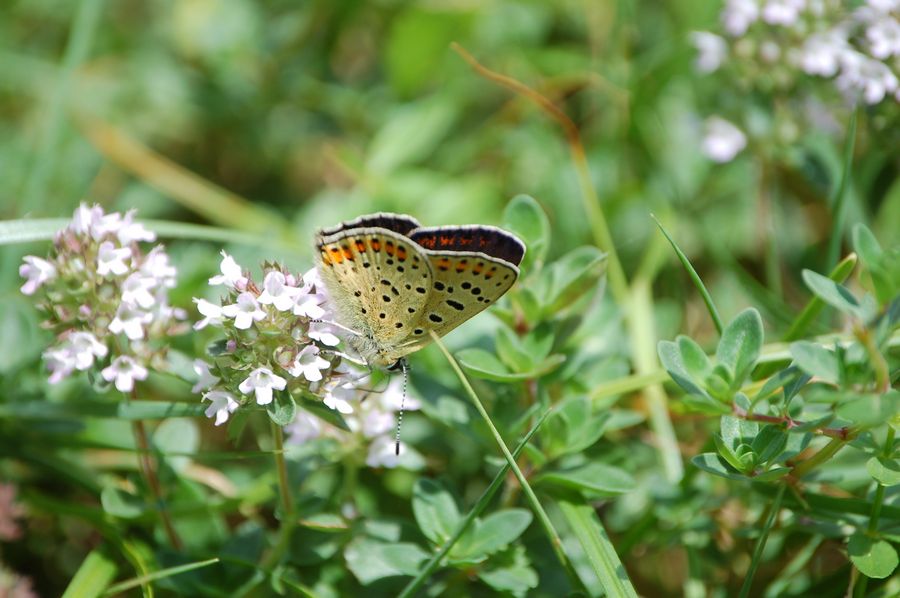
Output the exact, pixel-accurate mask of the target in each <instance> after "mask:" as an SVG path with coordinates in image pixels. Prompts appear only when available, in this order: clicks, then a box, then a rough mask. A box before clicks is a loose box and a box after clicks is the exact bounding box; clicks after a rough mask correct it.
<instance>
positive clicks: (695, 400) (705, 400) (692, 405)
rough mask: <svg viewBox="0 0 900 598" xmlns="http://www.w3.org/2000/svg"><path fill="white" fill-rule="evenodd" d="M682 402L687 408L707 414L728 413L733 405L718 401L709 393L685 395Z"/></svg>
mask: <svg viewBox="0 0 900 598" xmlns="http://www.w3.org/2000/svg"><path fill="white" fill-rule="evenodd" d="M681 402H682V403H683V404H684V406H685V407H686V408H687V409H690V410H691V411H693V412H696V413H705V414H706V415H728V414H729V413H731V407H729V406H728V405H726V404H725V403H723V402H721V401H717V400H715V399H713V398H712V397H710V396H708V395H705V394H704V395H685V396H683V397H682V398H681Z"/></svg>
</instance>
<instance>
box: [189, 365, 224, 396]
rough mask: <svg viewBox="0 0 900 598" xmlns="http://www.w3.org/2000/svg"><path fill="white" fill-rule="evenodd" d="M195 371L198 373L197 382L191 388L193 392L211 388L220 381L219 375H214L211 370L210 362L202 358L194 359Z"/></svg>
mask: <svg viewBox="0 0 900 598" xmlns="http://www.w3.org/2000/svg"><path fill="white" fill-rule="evenodd" d="M194 372H196V374H197V383H196V384H194V387H193V388H191V392H200V391H201V390H204V389H206V388H211V387H212V386H213V385H214V384H215V383H216V382H218V381H219V378H218V377H217V376H213V374H212V372H210V371H209V364H208V363H206V362H205V361H203V360H202V359H195V360H194Z"/></svg>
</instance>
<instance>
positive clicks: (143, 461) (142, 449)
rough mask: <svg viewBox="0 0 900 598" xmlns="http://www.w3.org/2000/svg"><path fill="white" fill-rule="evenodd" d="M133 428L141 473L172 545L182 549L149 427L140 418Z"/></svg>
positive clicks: (134, 422)
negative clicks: (158, 473)
mask: <svg viewBox="0 0 900 598" xmlns="http://www.w3.org/2000/svg"><path fill="white" fill-rule="evenodd" d="M132 398H134V393H132ZM131 430H132V432H134V439H135V443H136V444H137V446H138V453H139V454H138V463H139V464H140V467H141V473H142V474H143V475H144V479H145V480H146V481H147V486H149V487H150V492H152V493H153V498H155V499H156V504H157V505H158V508H159V517H160V519H162V524H163V529H164V530H165V532H166V536H168V538H169V543H170V544H172V547H173V548H175V550H178V551H181V550H183V549H184V544H183V543H182V541H181V538H180V537H179V536H178V532H176V531H175V525H174V524H173V523H172V517H171V515H170V514H169V509H168V508H167V507H166V501H165V500H164V499H163V495H162V487H161V486H160V484H159V478H158V477H157V476H156V467H155V466H154V464H153V461H152V460H151V458H150V441H149V440H148V439H147V429H146V428H145V427H144V422H143V421H142V420H139V419H138V420H135V421H133V422H132V423H131Z"/></svg>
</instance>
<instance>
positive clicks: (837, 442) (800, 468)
mask: <svg viewBox="0 0 900 598" xmlns="http://www.w3.org/2000/svg"><path fill="white" fill-rule="evenodd" d="M851 437H852V436H850V435H848V436H847V438H851ZM847 438H832V439H831V442H829V443H828V444H826V445H825V446H824V447H822V450H820V451H819V452H818V453H816V454H815V455H813V456H812V457H810V458H809V459H807V460H806V461H804V462H803V463H799V464H798V465H797V466H796V467H794V471H793V472H792V473H793V475H794V477H795V478H797V479H800V478H802V477H803V476H805V475H806V474H808V473H809V472H810V471H812V470H813V469H815V468H816V467H818V466H819V465H821V464H822V463H825V462H826V461H828V460H829V459H831V458H832V457H833V456H834V455H835V453H837V452H838V451H839V450H841V449H842V448H843V447H844V445H845V444H847Z"/></svg>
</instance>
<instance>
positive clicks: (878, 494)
mask: <svg viewBox="0 0 900 598" xmlns="http://www.w3.org/2000/svg"><path fill="white" fill-rule="evenodd" d="M895 434H896V433H895V431H894V427H893V426H890V425H889V426H888V427H887V437H886V438H885V439H884V449H883V450H882V452H881V455H882V457H884V458H885V459H887V458H890V456H891V454H892V453H893V450H894V435H895ZM875 483H876V485H877V488H875V496H874V497H873V499H872V514H871V515H869V526H868V528H867V529H866V531H867V532H868V534H869V535H870V536H873V535H874V534H875V532H876V531H877V530H878V520H879V519H880V518H881V508H882V506H883V505H884V489H885V486H884V485H882V484H881V483H880V482H875ZM868 585H869V578H868V576H866V575H864V574H863V573H862V571H860V574H859V581H858V583H857V584H856V587H854V588H853V595H854V596H857V597H862V596H865V595H866V586H868Z"/></svg>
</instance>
